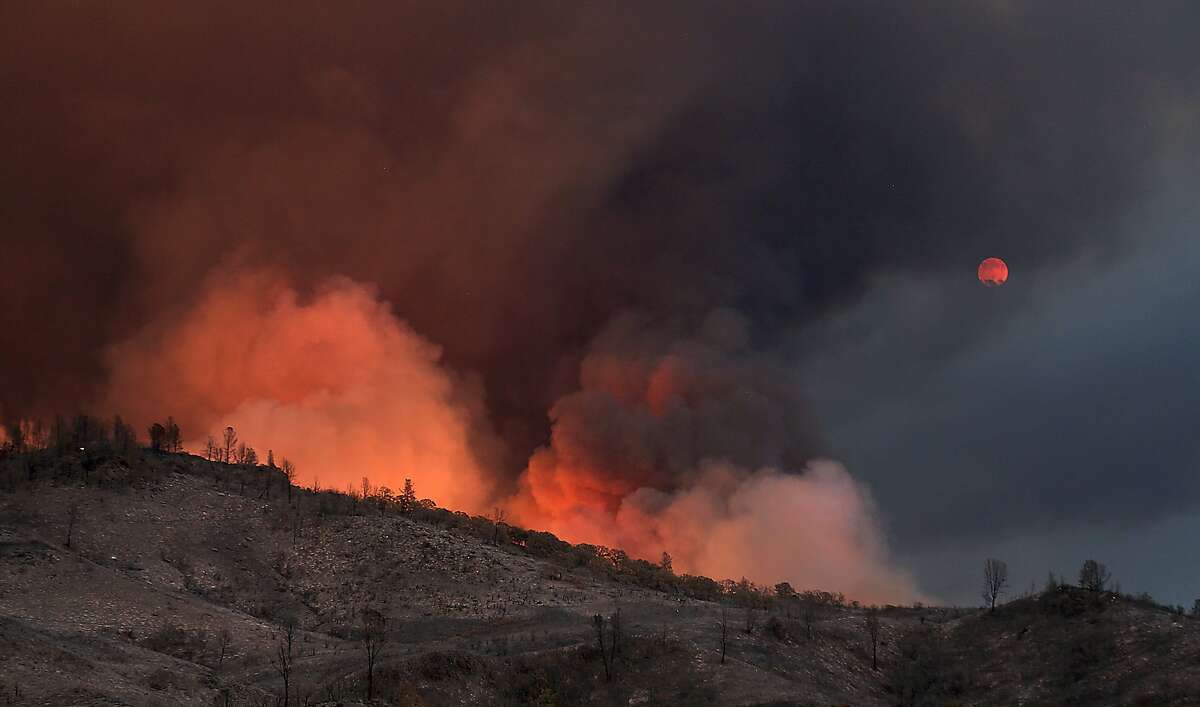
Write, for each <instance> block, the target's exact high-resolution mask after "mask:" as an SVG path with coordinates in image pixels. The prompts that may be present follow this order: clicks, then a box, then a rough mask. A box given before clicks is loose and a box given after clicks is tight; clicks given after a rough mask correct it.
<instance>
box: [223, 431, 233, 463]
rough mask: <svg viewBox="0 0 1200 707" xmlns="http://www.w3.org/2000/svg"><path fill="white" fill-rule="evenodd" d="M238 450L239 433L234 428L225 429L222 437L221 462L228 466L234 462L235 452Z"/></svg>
mask: <svg viewBox="0 0 1200 707" xmlns="http://www.w3.org/2000/svg"><path fill="white" fill-rule="evenodd" d="M235 449H237V432H236V431H234V429H233V427H232V426H229V427H226V428H225V433H224V435H222V437H221V461H223V462H225V463H226V464H228V463H229V462H231V461H233V452H234V450H235Z"/></svg>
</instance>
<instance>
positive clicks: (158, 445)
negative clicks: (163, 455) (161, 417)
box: [149, 422, 167, 452]
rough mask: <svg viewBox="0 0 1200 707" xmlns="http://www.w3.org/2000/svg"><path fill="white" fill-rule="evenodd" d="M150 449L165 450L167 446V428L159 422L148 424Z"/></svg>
mask: <svg viewBox="0 0 1200 707" xmlns="http://www.w3.org/2000/svg"><path fill="white" fill-rule="evenodd" d="M149 432H150V449H152V450H154V451H156V452H163V451H166V448H167V428H166V427H163V425H162V423H161V422H155V423H154V424H153V425H150V430H149Z"/></svg>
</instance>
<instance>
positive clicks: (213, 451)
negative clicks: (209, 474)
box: [204, 435, 220, 462]
mask: <svg viewBox="0 0 1200 707" xmlns="http://www.w3.org/2000/svg"><path fill="white" fill-rule="evenodd" d="M218 456H220V448H219V447H217V440H215V439H213V436H212V435H209V436H208V441H207V442H205V443H204V458H205V459H207V460H209V461H210V462H211V461H216V460H217V457H218Z"/></svg>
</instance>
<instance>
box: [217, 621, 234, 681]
mask: <svg viewBox="0 0 1200 707" xmlns="http://www.w3.org/2000/svg"><path fill="white" fill-rule="evenodd" d="M232 643H233V634H232V633H230V632H229V627H228V626H222V627H221V631H220V633H218V634H217V671H218V672H219V671H220V670H221V666H223V665H224V664H225V654H226V653H228V652H229V646H230V645H231V644H232Z"/></svg>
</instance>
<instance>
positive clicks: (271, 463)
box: [267, 449, 275, 469]
mask: <svg viewBox="0 0 1200 707" xmlns="http://www.w3.org/2000/svg"><path fill="white" fill-rule="evenodd" d="M267 468H268V469H274V468H275V450H273V449H268V450H267Z"/></svg>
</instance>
